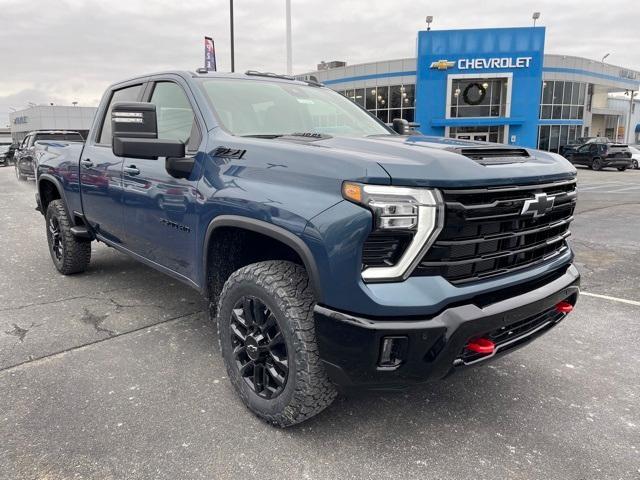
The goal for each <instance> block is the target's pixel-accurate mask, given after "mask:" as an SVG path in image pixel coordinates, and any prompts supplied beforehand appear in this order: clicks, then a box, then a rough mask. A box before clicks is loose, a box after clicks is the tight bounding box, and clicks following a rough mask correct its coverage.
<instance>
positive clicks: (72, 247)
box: [45, 200, 91, 275]
mask: <svg viewBox="0 0 640 480" xmlns="http://www.w3.org/2000/svg"><path fill="white" fill-rule="evenodd" d="M45 219H46V228H47V243H48V244H49V254H50V255H51V260H53V264H54V265H55V267H56V268H57V269H58V271H59V272H60V273H62V274H63V275H71V274H73V273H80V272H84V271H85V270H86V269H87V268H88V267H89V262H90V261H91V242H90V241H88V240H79V239H77V238H76V237H75V236H74V235H73V233H71V226H72V225H71V221H70V219H69V216H68V215H67V211H66V210H65V208H64V204H63V203H62V200H53V201H51V202H49V205H48V206H47V214H46V216H45ZM52 224H57V226H58V231H59V237H58V238H59V241H60V243H61V244H62V251H61V255H60V257H58V255H57V254H56V252H55V251H54V232H53V231H52Z"/></svg>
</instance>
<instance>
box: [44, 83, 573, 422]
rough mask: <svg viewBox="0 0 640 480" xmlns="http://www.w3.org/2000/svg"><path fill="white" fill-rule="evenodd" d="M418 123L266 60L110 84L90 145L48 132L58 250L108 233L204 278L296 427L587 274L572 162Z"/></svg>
mask: <svg viewBox="0 0 640 480" xmlns="http://www.w3.org/2000/svg"><path fill="white" fill-rule="evenodd" d="M132 119H134V121H132ZM407 127H408V124H407V123H406V121H403V120H398V121H397V122H396V121H394V129H395V130H392V129H390V128H389V127H387V126H385V125H384V124H383V123H381V122H380V121H379V120H378V119H377V118H375V117H374V116H373V115H371V114H370V113H369V112H367V111H366V110H364V109H362V108H361V107H359V106H358V105H356V104H355V103H353V102H351V101H350V100H348V99H347V98H345V97H343V96H342V95H340V94H338V93H337V92H334V91H332V90H331V89H329V88H326V87H323V86H322V85H319V84H317V83H315V82H311V81H309V82H306V81H296V80H293V79H291V78H290V77H279V76H277V75H273V74H261V73H258V72H247V73H246V74H244V75H242V74H224V73H215V72H210V73H193V72H168V73H160V74H153V75H146V76H140V77H136V78H133V79H130V80H126V81H123V82H120V83H118V84H115V85H112V86H111V87H109V89H108V90H107V91H106V93H105V94H104V96H103V98H102V101H101V103H100V106H99V107H98V111H97V114H96V117H95V118H94V122H93V125H92V127H91V130H90V132H89V137H88V139H87V142H86V143H85V144H84V145H83V144H80V143H67V142H42V144H43V145H47V147H48V148H47V149H46V151H44V153H43V155H42V157H41V158H40V160H39V163H38V170H37V194H36V201H37V205H38V209H39V210H40V211H41V212H42V214H43V215H44V219H45V226H46V229H45V230H46V235H47V241H48V245H49V253H50V255H51V258H52V261H53V264H54V265H55V268H57V269H58V271H59V272H61V273H62V274H65V275H69V274H75V273H80V272H83V271H85V270H86V269H87V267H88V265H89V262H90V258H91V242H92V241H94V240H95V241H99V242H103V243H105V244H106V245H108V246H111V247H113V248H115V249H117V250H119V251H121V252H123V253H125V254H128V255H130V256H131V257H132V258H134V259H136V260H139V261H141V262H143V263H145V264H147V265H149V266H151V267H153V268H156V269H158V270H159V271H161V272H164V273H166V274H168V275H170V276H172V277H174V278H176V279H179V280H181V281H183V282H184V283H186V284H187V285H190V286H191V287H193V288H196V289H198V290H199V291H200V292H201V293H202V294H203V295H204V296H205V297H206V298H207V299H208V301H209V309H208V311H209V315H210V317H211V320H212V321H214V322H216V323H217V326H218V332H219V342H220V350H221V353H222V357H223V360H224V363H225V365H226V368H227V372H228V377H229V380H230V382H231V384H232V385H233V387H234V388H235V390H236V392H237V394H238V395H239V397H240V398H241V399H242V401H243V402H244V403H245V404H246V405H247V407H248V408H249V409H250V410H251V411H252V412H254V413H255V414H256V415H258V416H259V417H261V418H263V419H264V420H266V421H268V422H270V423H272V424H274V425H278V426H283V427H284V426H288V425H292V424H295V423H298V422H301V421H304V420H305V419H307V418H309V417H312V416H314V415H316V414H317V413H319V412H320V411H322V410H323V409H325V408H326V407H327V406H328V405H329V404H330V403H331V402H332V401H333V399H334V397H335V396H336V392H337V390H338V389H354V388H356V389H357V388H369V389H378V390H379V389H398V388H403V387H406V386H408V385H411V384H415V383H420V382H424V381H426V380H429V379H435V378H442V377H445V376H447V375H448V374H450V373H452V372H453V371H456V370H460V369H462V368H465V367H466V366H470V365H476V364H480V363H484V362H486V361H489V360H490V359H492V358H497V357H500V356H502V355H503V354H506V353H508V352H510V351H513V350H514V349H516V348H519V347H521V346H523V345H525V344H527V343H528V342H530V341H532V340H534V339H536V338H538V337H539V336H540V335H541V334H543V333H545V332H547V331H549V330H550V329H552V328H553V327H554V326H556V325H557V324H558V323H559V322H561V321H562V320H563V319H564V318H565V317H566V315H567V314H568V312H570V311H571V310H572V308H573V305H574V304H575V303H576V301H577V298H578V293H579V288H578V285H579V278H580V275H579V273H578V270H577V269H576V268H575V266H574V265H573V263H572V262H573V253H572V251H571V249H570V247H569V245H568V243H567V242H566V238H567V237H568V236H569V224H570V222H571V220H572V218H573V212H574V209H575V205H576V169H575V167H573V166H572V165H571V164H570V163H569V162H568V161H566V160H565V159H564V158H562V157H561V156H560V155H557V154H554V153H549V152H542V151H536V150H533V149H527V148H519V147H515V146H511V145H509V146H501V145H495V144H487V143H484V142H473V141H463V140H456V141H452V140H451V139H441V138H434V137H426V136H421V135H410V136H409V135H401V134H400V133H399V132H406V131H407V130H408V128H407ZM487 166H490V168H488V167H487ZM69 169H74V170H76V171H79V172H80V174H79V175H78V176H76V177H69V176H65V172H68V171H69ZM87 173H91V175H92V176H97V177H100V178H104V179H105V181H104V182H103V183H101V184H100V188H99V189H96V188H93V186H94V185H95V182H94V181H92V182H91V183H90V186H91V187H92V188H85V183H84V182H88V180H86V179H87V178H89V177H87V176H86V175H85V174H87ZM130 179H136V180H137V182H131V181H130ZM160 195H162V198H163V199H162V201H160V200H159V199H160ZM125 198H126V199H127V201H126V202H124V201H123V199H125ZM550 341H552V342H553V341H554V340H553V338H551V339H550ZM212 348H213V347H212ZM486 401H491V399H490V398H489V399H487V400H486ZM221 408H223V407H221Z"/></svg>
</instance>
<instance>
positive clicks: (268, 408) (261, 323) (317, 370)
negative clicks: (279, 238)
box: [210, 261, 336, 427]
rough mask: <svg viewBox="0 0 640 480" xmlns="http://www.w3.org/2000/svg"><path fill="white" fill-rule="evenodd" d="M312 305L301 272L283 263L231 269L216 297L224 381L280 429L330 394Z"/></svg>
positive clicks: (313, 410) (314, 410)
mask: <svg viewBox="0 0 640 480" xmlns="http://www.w3.org/2000/svg"><path fill="white" fill-rule="evenodd" d="M314 305H315V301H314V297H313V293H312V290H311V287H310V286H309V279H308V277H307V274H306V271H305V270H304V268H303V267H301V266H300V265H296V264H294V263H291V262H285V261H267V262H260V263H254V264H252V265H248V266H246V267H243V268H241V269H239V270H237V271H236V272H235V273H233V274H232V275H231V276H230V277H229V279H228V280H227V282H226V283H225V285H224V288H223V290H222V293H221V295H220V300H219V307H218V319H217V323H218V335H219V341H220V349H221V351H222V357H223V359H224V363H225V366H226V368H227V372H228V374H229V379H230V380H231V383H232V384H233V386H234V388H235V390H236V392H237V393H238V395H239V396H240V398H241V399H242V401H243V402H244V404H245V405H246V406H247V407H248V408H249V409H250V410H251V411H252V412H253V413H254V414H256V415H257V416H258V417H260V418H262V419H263V420H266V421H267V422H269V423H271V424H273V425H276V426H279V427H287V426H290V425H294V424H296V423H300V422H302V421H304V420H306V419H308V418H310V417H313V416H314V415H317V414H318V413H320V412H321V411H322V410H324V409H325V408H327V407H328V406H329V405H330V404H331V402H332V401H333V399H334V398H335V396H336V390H335V388H334V386H333V384H332V383H331V382H330V381H329V379H328V378H327V375H326V373H325V371H324V367H323V365H322V363H321V361H320V357H319V354H318V347H317V344H316V339H315V328H314V321H313V306H314ZM210 310H211V309H210Z"/></svg>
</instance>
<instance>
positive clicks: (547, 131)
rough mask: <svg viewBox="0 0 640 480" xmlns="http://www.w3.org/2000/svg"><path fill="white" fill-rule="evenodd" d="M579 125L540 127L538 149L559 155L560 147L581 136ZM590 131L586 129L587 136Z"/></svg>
mask: <svg viewBox="0 0 640 480" xmlns="http://www.w3.org/2000/svg"><path fill="white" fill-rule="evenodd" d="M580 130H581V127H580V126H579V125H540V126H539V127H538V148H539V149H540V150H549V151H552V152H555V153H559V151H560V147H562V146H564V145H567V144H569V143H571V142H573V141H574V140H575V139H576V138H578V137H579V136H580ZM587 134H588V130H587V129H585V135H587Z"/></svg>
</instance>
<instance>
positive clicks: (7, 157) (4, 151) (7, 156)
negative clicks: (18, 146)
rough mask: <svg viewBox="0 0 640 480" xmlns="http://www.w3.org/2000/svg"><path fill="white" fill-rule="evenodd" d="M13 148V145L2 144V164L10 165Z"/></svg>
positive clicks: (0, 157)
mask: <svg viewBox="0 0 640 480" xmlns="http://www.w3.org/2000/svg"><path fill="white" fill-rule="evenodd" d="M10 149H11V145H0V165H2V166H3V167H4V166H7V165H9V161H10V156H11V154H10V153H9V150H10Z"/></svg>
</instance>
